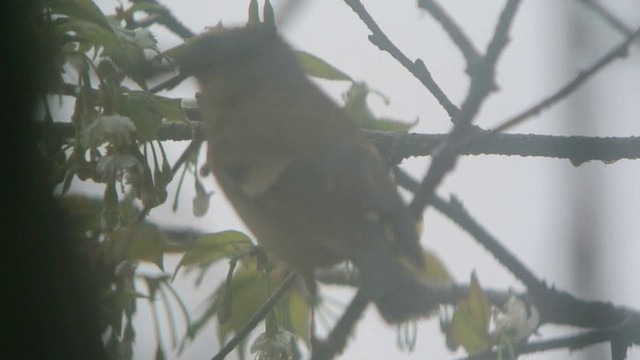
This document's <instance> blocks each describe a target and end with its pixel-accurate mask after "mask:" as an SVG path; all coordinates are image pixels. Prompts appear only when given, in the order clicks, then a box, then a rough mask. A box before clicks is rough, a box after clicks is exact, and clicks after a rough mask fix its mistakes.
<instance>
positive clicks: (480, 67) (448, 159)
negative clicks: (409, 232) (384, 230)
mask: <svg viewBox="0 0 640 360" xmlns="http://www.w3.org/2000/svg"><path fill="white" fill-rule="evenodd" d="M519 4H520V0H509V1H508V2H507V4H506V5H505V7H504V9H503V10H502V13H501V14H500V19H499V20H498V25H497V26H496V30H495V33H494V35H493V38H492V40H491V42H490V43H489V45H488V46H487V51H486V55H485V56H484V58H483V59H482V61H480V62H479V63H478V64H477V66H475V67H474V68H473V69H471V70H472V71H471V73H470V75H471V85H470V88H469V93H468V95H467V97H466V99H465V101H464V103H463V104H462V106H461V107H460V111H459V112H458V113H456V115H455V116H454V118H453V123H454V127H453V129H452V130H451V133H450V134H449V136H448V138H447V140H446V141H445V142H444V144H443V146H442V147H440V148H439V149H438V150H437V151H436V153H435V155H434V157H433V160H432V162H431V166H430V167H429V170H428V171H427V174H426V175H425V177H424V178H423V179H422V183H421V184H420V188H419V190H418V191H417V192H416V193H415V196H414V198H413V201H411V204H410V205H409V206H410V208H411V211H412V213H413V214H414V216H415V217H416V218H419V217H421V216H422V214H423V212H424V210H425V209H426V207H427V206H428V205H429V202H430V201H431V198H432V196H433V194H434V192H435V190H436V188H437V187H438V186H439V185H440V183H441V182H442V180H443V179H444V177H445V176H446V175H447V174H448V173H449V172H450V171H451V170H452V169H453V168H454V167H455V164H456V161H457V158H458V151H459V150H458V149H457V145H456V144H457V143H458V141H459V140H461V139H465V138H467V137H470V136H471V134H473V133H474V132H476V131H474V130H476V129H474V128H473V127H471V123H472V120H473V119H474V118H475V116H476V114H477V113H478V111H479V110H480V106H481V105H482V103H483V102H484V100H485V99H486V98H487V96H488V95H489V93H490V92H491V91H492V90H494V89H495V86H494V81H495V80H494V78H495V67H496V63H497V61H498V58H499V57H500V54H501V53H502V50H503V49H504V47H505V46H506V44H507V40H508V31H509V28H510V27H511V23H512V21H513V18H514V16H515V13H516V10H517V9H518V5H519Z"/></svg>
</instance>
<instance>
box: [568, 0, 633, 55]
mask: <svg viewBox="0 0 640 360" xmlns="http://www.w3.org/2000/svg"><path fill="white" fill-rule="evenodd" d="M580 2H581V3H583V4H584V5H585V6H586V7H588V8H589V9H591V10H592V11H593V12H595V13H596V14H598V15H600V17H602V18H603V19H604V20H605V21H606V22H607V23H608V24H609V25H611V27H613V28H614V29H616V30H618V31H619V32H620V33H622V34H623V35H626V36H630V35H631V34H632V33H633V29H631V28H630V27H628V26H627V25H625V24H624V23H623V22H622V21H620V19H618V18H617V17H615V16H614V15H613V14H612V13H611V11H609V10H608V9H607V8H605V7H604V6H602V5H601V4H599V3H597V2H594V1H593V0H580ZM637 40H638V39H636V42H635V44H636V45H640V42H638V41H637Z"/></svg>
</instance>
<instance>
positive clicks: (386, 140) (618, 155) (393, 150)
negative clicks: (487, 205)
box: [49, 110, 640, 166]
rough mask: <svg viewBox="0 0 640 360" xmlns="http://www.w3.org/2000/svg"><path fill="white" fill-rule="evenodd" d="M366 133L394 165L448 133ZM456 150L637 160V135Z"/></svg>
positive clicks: (195, 136) (492, 139) (510, 141)
mask: <svg viewBox="0 0 640 360" xmlns="http://www.w3.org/2000/svg"><path fill="white" fill-rule="evenodd" d="M194 112H197V111H196V110H194ZM190 117H192V116H191V115H190ZM49 131H52V132H53V133H54V136H59V137H74V136H75V128H74V127H73V125H72V124H71V123H60V122H56V123H53V124H52V125H51V126H50V127H49ZM366 134H367V137H368V138H369V139H370V140H371V141H373V143H374V144H375V145H376V146H377V147H378V149H379V151H380V153H381V154H382V155H383V156H384V157H385V158H387V159H389V161H390V162H391V163H394V164H397V163H399V162H401V161H402V159H406V158H410V157H414V156H431V154H433V153H434V152H435V151H436V149H437V148H438V146H441V145H442V143H443V142H444V141H445V140H446V138H447V136H448V135H447V134H406V133H394V132H380V131H367V132H366ZM156 136H157V138H158V140H160V141H190V140H195V141H201V140H202V123H201V122H199V121H192V122H189V123H167V124H163V125H162V126H160V127H159V128H158V130H157V132H156ZM194 146H195V145H194ZM459 153H460V155H506V156H525V157H529V156H539V157H548V158H556V159H568V160H570V161H571V163H572V164H574V165H576V166H577V165H580V164H582V163H584V162H587V161H593V160H595V161H602V162H606V163H610V162H615V161H618V160H622V159H640V137H635V136H632V137H624V138H622V137H587V136H552V135H537V134H487V135H486V136H481V137H478V138H476V139H474V140H473V141H471V142H470V143H469V144H467V145H465V146H464V147H463V148H462V149H461V150H460V151H459ZM179 163H180V162H179Z"/></svg>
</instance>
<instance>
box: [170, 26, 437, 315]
mask: <svg viewBox="0 0 640 360" xmlns="http://www.w3.org/2000/svg"><path fill="white" fill-rule="evenodd" d="M177 60H178V62H179V63H180V64H181V65H182V66H183V68H184V70H186V71H188V72H189V73H191V74H193V75H194V76H195V77H196V78H197V79H198V81H199V83H200V87H201V93H200V96H199V98H198V100H199V104H200V108H201V112H202V115H203V118H204V122H205V139H207V141H208V163H209V166H210V168H211V170H212V171H213V174H214V175H215V177H216V178H217V180H218V182H219V184H220V186H221V188H222V190H223V191H224V193H225V195H226V196H227V197H228V199H229V201H230V202H231V204H232V205H233V207H234V208H235V210H236V211H237V212H238V214H239V215H240V217H241V218H242V219H243V221H244V222H245V223H246V224H247V226H248V227H249V228H250V229H251V231H252V232H253V233H254V235H255V236H256V238H257V240H258V242H259V243H260V244H261V245H262V246H264V247H265V248H266V249H267V250H268V251H269V252H270V253H272V254H273V255H275V256H276V257H277V258H279V259H281V260H283V261H285V262H287V263H289V264H291V265H292V266H293V267H295V268H296V269H297V270H299V271H301V272H302V273H303V274H305V275H306V276H309V275H310V274H312V273H313V269H314V268H316V267H323V266H328V265H333V264H336V263H338V262H341V261H344V260H351V261H352V262H353V263H354V265H355V266H356V267H357V268H358V270H359V274H360V279H361V286H362V288H363V289H364V290H365V291H366V293H367V294H368V296H369V297H370V298H371V299H372V300H373V301H374V302H375V303H376V305H377V306H378V308H379V310H380V313H381V314H382V316H383V317H384V318H385V319H386V320H387V321H389V322H399V321H404V320H407V319H409V318H412V317H415V316H419V315H423V314H426V313H427V312H428V311H429V310H430V309H432V308H433V304H432V303H430V302H429V299H428V296H427V290H426V288H425V287H424V286H423V285H422V284H421V283H420V281H419V280H418V279H417V277H416V276H415V275H414V274H413V273H412V272H411V271H410V270H409V269H408V267H407V265H406V264H409V263H411V264H412V265H411V266H412V267H415V268H417V269H421V268H422V267H423V266H424V264H423V261H424V260H423V255H422V249H421V248H420V246H419V244H418V240H417V234H416V230H415V224H414V223H413V221H412V220H411V217H410V215H409V213H408V210H407V209H406V207H405V206H404V204H403V203H402V201H401V200H400V197H399V196H398V194H397V192H396V188H395V186H394V185H393V183H392V182H391V180H390V179H389V178H388V176H387V171H386V169H385V167H384V165H383V162H382V160H381V158H380V156H379V154H378V153H377V151H376V149H375V148H374V146H373V145H372V144H371V143H370V142H369V141H368V140H366V139H365V137H364V136H363V133H362V132H361V130H360V129H359V128H358V126H357V124H356V123H355V121H354V120H353V119H351V117H350V116H348V114H347V113H346V112H345V111H344V110H343V109H341V108H340V107H338V106H337V105H336V104H334V103H333V102H332V101H331V100H330V99H329V98H328V97H327V96H326V95H325V94H323V93H322V92H321V91H320V90H319V89H318V88H317V87H316V86H315V85H314V84H313V83H312V82H311V81H309V79H308V78H307V76H306V75H305V73H304V71H303V70H302V69H301V67H300V65H299V64H298V62H297V59H296V56H295V54H294V53H293V51H292V50H291V49H290V48H289V46H288V45H287V44H286V43H285V42H284V41H283V40H282V39H281V38H280V37H279V36H278V34H277V33H276V32H275V31H274V30H273V29H272V28H268V27H262V26H254V27H249V28H240V29H232V30H224V31H221V32H218V33H209V34H205V35H203V36H201V37H200V38H198V39H196V40H195V41H193V42H192V43H190V44H189V45H188V46H187V47H186V48H185V49H184V51H183V52H182V53H181V54H180V55H179V56H177Z"/></svg>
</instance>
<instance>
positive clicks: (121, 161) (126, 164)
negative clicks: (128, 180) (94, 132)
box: [96, 154, 143, 180]
mask: <svg viewBox="0 0 640 360" xmlns="http://www.w3.org/2000/svg"><path fill="white" fill-rule="evenodd" d="M142 170H143V166H142V164H140V162H139V161H138V159H136V158H135V157H134V156H133V155H130V154H107V155H105V156H102V157H101V158H100V160H98V163H97V164H96V173H97V174H98V176H99V177H100V178H101V179H104V180H108V179H114V178H121V177H122V176H123V175H124V174H125V173H127V174H141V173H142Z"/></svg>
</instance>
